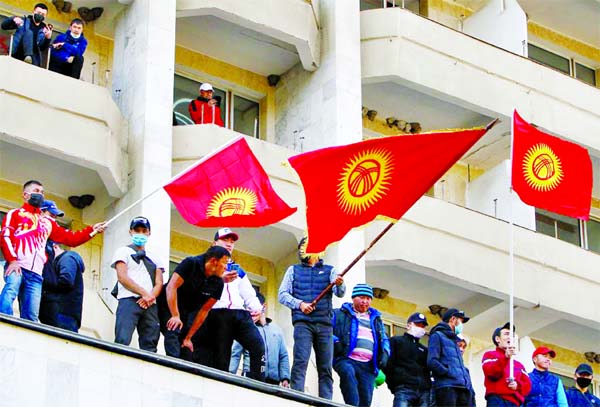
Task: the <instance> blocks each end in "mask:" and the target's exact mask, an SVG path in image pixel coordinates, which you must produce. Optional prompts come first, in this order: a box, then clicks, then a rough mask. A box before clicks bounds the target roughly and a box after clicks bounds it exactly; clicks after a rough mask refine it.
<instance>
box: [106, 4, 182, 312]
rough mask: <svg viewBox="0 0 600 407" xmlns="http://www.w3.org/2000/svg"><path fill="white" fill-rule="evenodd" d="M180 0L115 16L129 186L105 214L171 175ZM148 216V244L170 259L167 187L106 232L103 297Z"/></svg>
mask: <svg viewBox="0 0 600 407" xmlns="http://www.w3.org/2000/svg"><path fill="white" fill-rule="evenodd" d="M175 6H176V0H161V1H155V0H135V1H133V2H132V3H131V5H130V6H128V7H127V9H125V11H124V12H123V14H122V15H121V16H120V18H119V19H118V21H117V26H116V30H115V46H114V63H113V97H114V99H115V101H116V103H117V105H118V106H119V108H120V109H121V112H122V113H123V116H124V117H125V119H126V120H127V123H128V126H129V128H128V138H129V139H128V152H129V157H130V162H129V191H128V192H127V194H126V195H125V196H124V197H123V198H122V199H120V200H119V201H118V202H117V203H116V204H115V205H114V206H113V207H112V208H110V209H109V211H108V212H109V213H108V216H107V217H110V216H111V215H114V214H116V213H118V212H120V211H121V210H122V209H124V208H126V207H127V206H128V205H130V204H131V203H133V202H134V201H136V200H137V199H139V198H140V197H143V196H145V195H147V194H148V193H150V192H151V191H153V190H155V189H156V188H158V187H160V186H161V185H163V184H164V183H165V182H167V181H168V179H169V178H170V177H171V158H172V157H171V156H172V100H173V75H174V63H175ZM139 215H141V216H145V217H147V218H148V219H149V220H150V223H151V226H152V235H151V236H150V240H149V242H148V248H149V249H152V250H153V252H154V253H155V255H156V256H157V257H160V258H161V259H162V261H163V262H168V259H169V248H170V229H171V212H170V201H169V198H168V197H167V195H166V194H165V193H164V191H159V192H158V193H157V194H155V195H154V196H153V197H152V198H150V199H148V200H145V201H144V202H142V203H141V204H139V205H137V206H136V207H134V208H133V209H131V210H130V211H129V212H128V213H127V214H125V215H123V216H122V217H120V218H118V219H117V220H116V221H115V222H114V223H112V224H111V225H110V228H109V229H108V230H107V232H106V234H105V237H104V248H103V256H104V264H103V268H102V271H103V273H102V279H101V281H102V287H103V288H105V289H106V290H104V298H105V300H106V301H107V302H108V303H109V304H110V305H113V306H114V305H116V302H115V301H114V300H113V299H112V297H111V296H110V294H109V292H110V290H111V289H112V287H113V285H114V282H115V281H116V273H115V271H114V270H112V269H111V268H110V260H111V258H112V256H113V253H114V251H115V250H116V249H117V248H118V247H120V246H123V245H126V244H129V243H130V238H129V234H128V230H129V222H130V220H131V219H132V218H133V217H134V216H139Z"/></svg>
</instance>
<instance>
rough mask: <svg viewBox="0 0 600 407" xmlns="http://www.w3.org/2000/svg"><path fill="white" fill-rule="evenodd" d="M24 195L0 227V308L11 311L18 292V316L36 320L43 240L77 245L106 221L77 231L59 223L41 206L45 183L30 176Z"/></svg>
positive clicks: (42, 262) (43, 261)
mask: <svg viewBox="0 0 600 407" xmlns="http://www.w3.org/2000/svg"><path fill="white" fill-rule="evenodd" d="M23 199H24V200H25V203H24V204H23V206H21V207H20V208H16V209H12V210H10V211H8V213H7V214H6V217H5V218H4V221H3V222H2V228H0V231H1V232H0V249H1V250H2V254H3V255H4V258H5V259H6V265H5V267H4V281H5V282H6V284H5V286H4V288H3V289H2V293H1V294H0V312H1V313H3V314H8V315H12V314H13V310H12V306H13V302H14V301H15V298H16V297H17V296H19V303H20V305H21V318H23V319H28V320H30V321H35V322H37V320H38V316H39V312H40V299H41V296H42V280H43V278H42V269H43V268H44V263H45V262H46V251H45V248H46V241H47V240H48V239H49V238H50V239H51V240H53V241H54V242H57V243H63V244H65V245H67V246H71V247H74V246H79V245H80V244H83V243H85V242H87V241H88V240H90V239H91V236H90V233H92V231H95V232H98V233H100V232H103V231H104V228H105V227H106V224H105V223H104V222H102V223H97V224H95V225H94V226H88V227H87V228H85V229H83V230H80V231H78V232H71V231H70V230H68V229H65V228H63V227H61V226H59V225H58V224H57V223H56V221H55V220H54V219H52V218H51V217H50V216H45V215H43V214H42V211H41V210H40V206H41V205H42V203H43V202H44V187H43V186H42V183H41V182H39V181H35V180H31V181H27V182H26V183H25V185H23Z"/></svg>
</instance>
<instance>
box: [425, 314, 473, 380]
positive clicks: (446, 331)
mask: <svg viewBox="0 0 600 407" xmlns="http://www.w3.org/2000/svg"><path fill="white" fill-rule="evenodd" d="M456 339H457V338H456V334H455V333H454V331H453V330H452V328H450V325H448V324H447V323H446V322H440V323H439V324H437V325H436V326H434V327H433V329H432V330H431V333H430V336H429V344H428V345H429V352H428V354H427V367H428V368H429V370H431V373H432V375H433V379H434V382H433V388H434V389H440V388H443V387H461V388H465V389H468V388H469V385H470V383H471V378H470V376H469V371H468V370H467V369H466V368H465V365H464V363H463V358H462V354H461V352H460V349H459V348H458V345H457V344H456Z"/></svg>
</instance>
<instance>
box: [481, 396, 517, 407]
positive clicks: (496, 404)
mask: <svg viewBox="0 0 600 407" xmlns="http://www.w3.org/2000/svg"><path fill="white" fill-rule="evenodd" d="M485 399H486V401H487V404H486V405H487V407H515V406H517V405H518V404H515V403H513V402H512V401H508V400H504V399H503V398H502V397H500V396H496V395H494V394H490V395H489V396H486V397H485Z"/></svg>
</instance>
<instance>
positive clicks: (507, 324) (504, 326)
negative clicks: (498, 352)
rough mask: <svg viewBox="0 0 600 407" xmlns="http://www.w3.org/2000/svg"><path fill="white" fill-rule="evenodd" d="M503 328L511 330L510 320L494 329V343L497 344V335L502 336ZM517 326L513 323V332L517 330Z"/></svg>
mask: <svg viewBox="0 0 600 407" xmlns="http://www.w3.org/2000/svg"><path fill="white" fill-rule="evenodd" d="M503 329H509V330H510V322H507V323H506V324H504V325H502V326H499V327H498V328H496V329H494V333H493V334H492V343H493V344H494V345H496V339H495V338H496V336H500V332H501V331H502V330H503ZM515 329H516V328H515V326H514V325H513V332H514V331H515Z"/></svg>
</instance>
